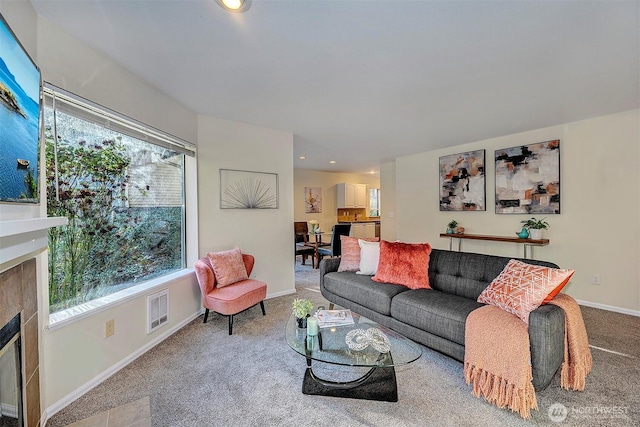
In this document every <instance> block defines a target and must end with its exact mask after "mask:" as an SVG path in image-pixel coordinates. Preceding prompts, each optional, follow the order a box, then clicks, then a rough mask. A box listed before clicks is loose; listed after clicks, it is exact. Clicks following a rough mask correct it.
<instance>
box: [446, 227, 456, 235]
mask: <svg viewBox="0 0 640 427" xmlns="http://www.w3.org/2000/svg"><path fill="white" fill-rule="evenodd" d="M447 234H455V231H454V230H453V228H447Z"/></svg>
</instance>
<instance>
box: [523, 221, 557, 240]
mask: <svg viewBox="0 0 640 427" xmlns="http://www.w3.org/2000/svg"><path fill="white" fill-rule="evenodd" d="M545 219H546V218H542V219H536V218H530V219H527V220H524V221H520V223H521V224H523V227H524V228H526V229H527V230H529V238H530V239H531V240H540V239H542V230H548V229H549V228H550V227H551V226H550V225H549V223H548V222H546V221H545Z"/></svg>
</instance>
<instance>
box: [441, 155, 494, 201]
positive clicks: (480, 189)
mask: <svg viewBox="0 0 640 427" xmlns="http://www.w3.org/2000/svg"><path fill="white" fill-rule="evenodd" d="M485 188H486V187H485V175H484V150H476V151H469V152H466V153H460V154H453V155H450V156H443V157H440V210H441V211H484V210H486V203H485Z"/></svg>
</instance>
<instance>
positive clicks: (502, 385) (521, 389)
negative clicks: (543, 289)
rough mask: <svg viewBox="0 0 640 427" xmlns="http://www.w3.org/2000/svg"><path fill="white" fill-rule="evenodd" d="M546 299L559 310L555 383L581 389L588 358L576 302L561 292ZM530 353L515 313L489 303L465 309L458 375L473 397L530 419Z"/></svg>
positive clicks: (532, 394) (532, 400)
mask: <svg viewBox="0 0 640 427" xmlns="http://www.w3.org/2000/svg"><path fill="white" fill-rule="evenodd" d="M550 303H551V304H555V305H558V306H559V307H561V308H562V309H563V310H564V311H565V349H564V362H563V364H562V372H561V386H562V387H564V388H566V389H569V388H572V389H574V390H584V386H585V378H586V376H587V374H588V373H589V372H590V371H591V365H592V361H591V351H590V350H589V342H588V340H587V332H586V328H585V326H584V320H583V319H582V313H581V312H580V307H579V306H578V304H577V303H576V301H575V300H574V299H573V298H571V297H570V296H568V295H565V294H558V295H557V296H556V297H555V298H554V299H553V300H552V301H551V302H550ZM530 358H531V354H530V351H529V331H528V325H527V324H526V323H524V322H523V321H522V320H520V319H519V318H518V317H517V316H515V315H513V314H510V313H507V312H506V311H504V310H502V309H500V308H498V307H495V306H492V305H486V306H483V307H480V308H478V309H476V310H474V311H472V312H471V313H470V314H469V317H467V321H466V332H465V356H464V378H465V380H466V382H467V384H472V387H473V395H474V396H476V397H480V396H482V397H484V399H485V400H487V401H488V402H489V403H492V404H494V405H496V406H497V407H499V408H504V407H508V408H509V409H511V410H512V411H515V412H518V413H519V414H520V416H522V418H530V416H531V409H538V402H537V400H536V393H535V389H534V387H533V384H532V382H531V380H532V379H533V375H532V370H531V365H530V362H529V361H530Z"/></svg>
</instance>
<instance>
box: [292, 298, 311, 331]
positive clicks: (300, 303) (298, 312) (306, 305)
mask: <svg viewBox="0 0 640 427" xmlns="http://www.w3.org/2000/svg"><path fill="white" fill-rule="evenodd" d="M292 309H293V315H294V316H295V317H296V322H297V324H298V327H299V328H306V327H307V317H309V316H310V315H311V310H313V304H312V303H311V301H309V300H308V299H300V298H296V299H294V300H293V306H292Z"/></svg>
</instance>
